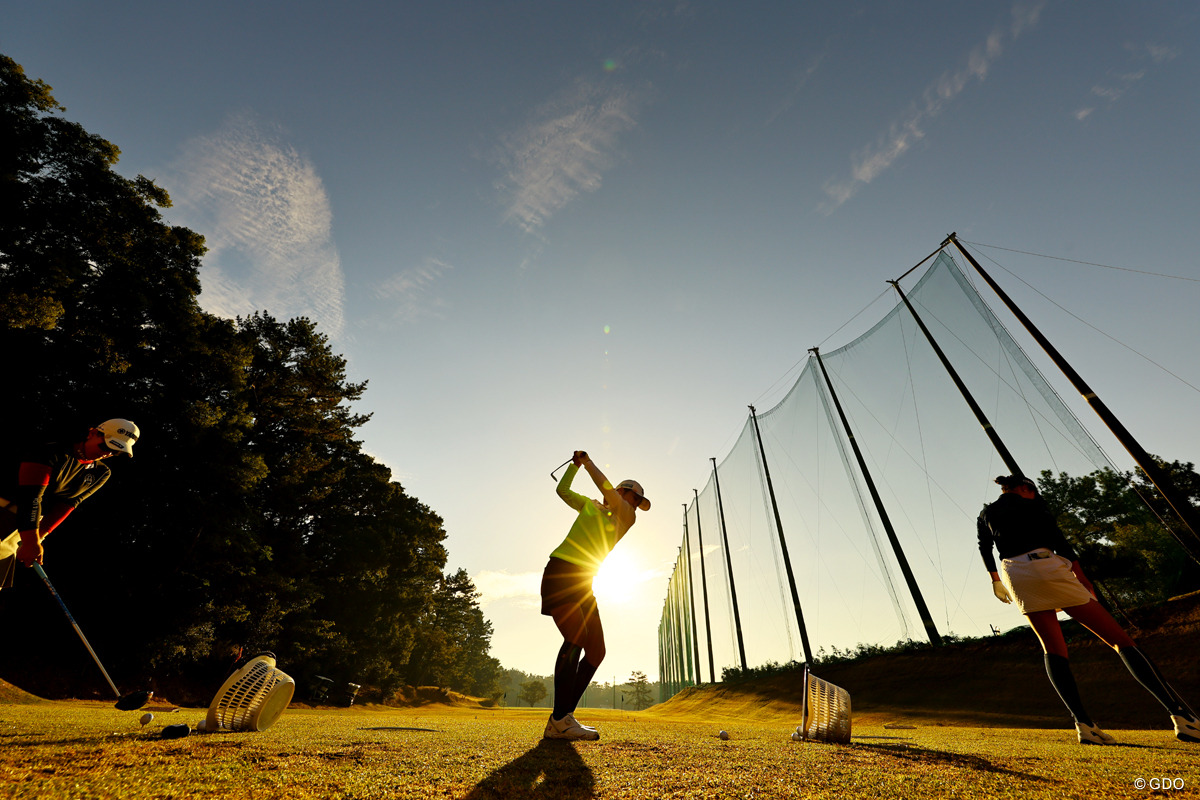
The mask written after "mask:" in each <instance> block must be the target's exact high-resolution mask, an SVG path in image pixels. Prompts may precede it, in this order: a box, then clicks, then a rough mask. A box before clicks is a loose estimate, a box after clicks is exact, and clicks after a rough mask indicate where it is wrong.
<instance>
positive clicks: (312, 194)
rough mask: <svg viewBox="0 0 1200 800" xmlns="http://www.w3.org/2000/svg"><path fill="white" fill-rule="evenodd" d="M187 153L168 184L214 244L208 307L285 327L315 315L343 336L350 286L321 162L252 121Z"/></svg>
mask: <svg viewBox="0 0 1200 800" xmlns="http://www.w3.org/2000/svg"><path fill="white" fill-rule="evenodd" d="M183 150H184V152H183V155H182V156H181V158H180V159H179V160H178V161H177V162H176V164H174V165H173V168H172V175H171V176H170V177H169V178H167V179H165V180H164V185H166V186H167V187H168V188H169V190H170V192H171V195H172V197H173V199H174V200H175V204H176V208H177V209H178V210H179V211H180V213H181V214H182V216H183V217H184V218H185V219H184V220H182V222H183V223H184V224H186V225H188V226H189V227H191V228H193V229H195V230H196V231H197V232H199V233H202V234H204V236H205V239H206V240H207V242H208V247H209V252H208V255H207V256H205V259H204V269H203V270H202V271H201V279H202V281H203V287H204V289H203V292H202V294H201V296H200V302H201V304H202V305H203V307H204V308H205V309H206V310H208V311H210V312H212V313H214V314H220V315H223V316H236V315H239V314H240V315H246V314H249V313H252V312H254V311H256V310H262V309H265V310H267V311H268V312H270V313H271V314H272V315H274V316H276V317H278V318H280V319H288V318H291V317H297V316H307V317H309V318H310V319H312V320H313V321H314V322H316V323H317V324H318V325H319V326H320V327H321V329H322V331H323V332H324V333H326V334H328V335H330V336H332V337H337V336H340V335H341V334H342V332H343V330H344V328H345V318H344V316H343V311H342V307H343V302H344V297H345V279H344V276H343V273H342V267H341V261H340V258H339V256H338V252H337V248H336V247H335V246H334V243H333V214H332V211H331V209H330V205H329V198H328V196H327V194H326V192H325V187H324V184H323V183H322V181H321V178H320V176H319V175H318V174H317V170H316V167H314V166H313V164H312V162H311V161H309V160H308V159H307V158H305V157H304V156H302V155H301V154H300V153H298V152H297V151H296V149H295V148H294V147H293V146H292V145H290V144H289V143H288V142H287V141H286V140H285V139H284V137H283V134H282V133H281V132H280V131H279V130H277V129H275V128H273V127H272V126H268V125H265V124H263V123H260V122H259V121H258V120H256V119H255V118H254V117H252V116H250V115H248V114H243V115H240V116H236V117H233V118H231V119H230V120H229V121H227V122H226V123H225V124H224V125H223V126H222V127H221V128H220V129H219V130H217V131H216V132H215V133H213V134H210V135H208V136H201V137H198V138H196V139H193V140H191V141H189V142H187V143H186V144H185V145H184V148H183Z"/></svg>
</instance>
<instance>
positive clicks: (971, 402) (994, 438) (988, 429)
mask: <svg viewBox="0 0 1200 800" xmlns="http://www.w3.org/2000/svg"><path fill="white" fill-rule="evenodd" d="M888 283H890V284H891V285H892V288H893V289H895V290H896V294H898V295H900V299H901V300H902V301H903V302H904V307H905V308H907V309H908V310H909V312H910V313H911V314H912V316H913V319H914V320H916V321H917V327H918V328H920V329H921V333H923V334H925V338H926V340H928V342H929V346H930V347H932V348H933V352H934V353H935V354H936V355H937V357H938V360H939V361H941V362H942V366H943V367H945V368H946V372H947V373H949V375H950V380H952V381H954V385H955V386H956V387H958V391H959V392H960V393H961V394H962V396H963V399H964V400H966V401H967V405H968V406H969V407H970V408H971V413H972V414H974V415H975V419H976V420H978V422H979V424H980V425H981V426H983V432H984V433H986V434H987V436H988V439H990V440H991V442H992V446H993V447H994V448H996V452H997V453H999V454H1000V458H1001V460H1002V461H1004V465H1005V466H1006V467H1008V471H1009V473H1010V474H1012V475H1019V476H1021V477H1024V476H1025V473H1024V472H1022V471H1021V468H1020V467H1019V466H1017V460H1016V459H1015V458H1013V455H1012V453H1010V452H1009V451H1008V448H1007V447H1005V446H1004V441H1003V440H1002V439H1001V438H1000V434H999V433H997V432H996V429H995V428H994V427H993V426H992V423H991V422H990V421H989V420H988V418H987V415H985V414H984V413H983V409H982V408H980V407H979V403H976V402H975V398H974V396H973V395H972V394H971V392H970V390H968V389H967V385H966V384H965V383H963V381H962V378H960V377H959V376H958V372H957V371H956V370H955V369H954V367H953V366H952V365H951V364H950V359H948V358H947V357H946V354H945V352H943V351H942V348H941V346H940V345H939V344H938V343H937V340H936V339H934V338H933V334H932V333H930V332H929V328H927V327H925V322H924V320H922V319H921V316H920V314H918V313H917V310H916V309H915V308H913V306H912V303H910V302H908V298H907V297H905V296H904V292H903V291H901V289H900V281H899V279H897V280H894V281H888Z"/></svg>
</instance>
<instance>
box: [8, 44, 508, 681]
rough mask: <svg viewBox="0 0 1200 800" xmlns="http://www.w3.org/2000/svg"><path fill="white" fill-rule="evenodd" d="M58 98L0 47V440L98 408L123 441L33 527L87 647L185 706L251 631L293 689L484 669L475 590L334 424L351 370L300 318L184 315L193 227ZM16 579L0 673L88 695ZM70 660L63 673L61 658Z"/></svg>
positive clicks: (483, 632)
mask: <svg viewBox="0 0 1200 800" xmlns="http://www.w3.org/2000/svg"><path fill="white" fill-rule="evenodd" d="M64 110H65V109H63V108H61V106H59V104H58V103H57V102H56V101H55V100H54V98H53V96H52V94H51V89H50V87H49V86H46V85H45V84H44V83H43V82H41V81H39V80H31V79H29V78H27V77H26V76H25V74H24V72H23V70H22V69H21V67H20V66H19V65H17V64H16V63H15V62H14V61H12V59H10V58H8V57H5V56H3V55H0V129H2V130H4V132H5V136H6V145H5V147H3V148H0V351H2V352H4V353H5V355H6V359H7V364H6V367H7V370H6V374H7V375H8V376H9V378H10V381H9V384H8V388H7V391H5V392H4V393H3V399H2V400H0V403H3V406H2V410H3V412H4V418H5V419H6V420H8V421H9V427H10V430H9V436H8V438H7V439H6V444H7V445H9V446H12V444H13V442H14V440H15V438H16V437H17V436H18V435H24V436H27V437H28V438H29V439H31V440H34V439H36V440H41V441H45V440H53V439H62V438H67V437H73V436H77V435H79V433H80V432H81V431H82V430H85V429H86V427H87V426H89V425H94V424H96V423H97V422H99V421H101V420H103V419H106V418H110V417H127V418H131V419H133V420H135V421H136V422H137V423H138V424H139V425H140V426H141V428H142V432H143V437H142V442H141V443H140V445H139V447H138V450H137V457H136V458H135V459H133V460H132V461H124V460H122V463H117V464H112V466H113V472H114V476H113V479H112V480H110V481H109V484H108V485H107V486H106V487H105V488H104V490H103V491H101V492H99V493H98V494H97V495H96V496H95V497H94V498H92V499H90V500H89V501H88V502H87V503H84V504H83V505H82V506H81V507H80V508H79V510H78V511H76V512H75V514H73V515H72V517H71V519H70V520H68V522H67V523H66V524H64V525H63V526H62V528H61V529H59V530H58V531H56V532H55V533H54V534H53V535H52V536H51V537H50V538H49V539H48V540H47V556H46V558H47V561H46V568H47V571H48V572H49V574H50V575H51V576H52V577H53V579H54V580H55V583H56V585H58V587H59V588H60V591H61V592H62V594H63V596H64V598H65V600H66V602H67V603H68V605H69V606H70V607H71V608H72V610H73V612H74V613H75V615H76V617H77V618H78V619H79V622H80V625H81V626H82V627H83V628H84V630H86V631H87V632H88V635H89V638H91V639H92V640H93V641H94V642H96V643H97V644H98V645H99V646H98V648H97V649H98V650H99V651H100V654H101V656H102V659H103V660H104V662H105V664H106V666H107V667H108V668H109V669H110V671H111V672H112V673H113V674H114V675H121V676H124V677H125V678H126V681H125V682H126V683H127V684H130V685H131V684H132V681H133V680H134V679H135V678H136V679H138V680H150V679H151V678H153V683H154V686H155V687H156V688H158V689H159V690H160V691H162V690H163V689H166V690H167V691H168V692H172V693H173V694H172V695H171V696H172V697H175V698H178V699H181V700H182V699H187V698H192V699H200V700H203V701H205V702H207V700H208V697H209V696H211V694H212V692H214V691H215V690H216V688H217V687H218V686H219V684H220V681H221V680H223V678H224V677H225V675H226V674H227V673H228V669H229V667H230V664H231V662H232V660H233V659H234V657H235V656H236V654H237V653H238V652H239V651H245V652H246V653H247V654H250V653H251V652H252V651H258V650H271V651H274V652H275V653H276V654H277V656H278V657H279V662H280V665H281V667H283V668H284V669H285V671H287V672H289V673H290V674H292V675H293V676H294V677H296V678H297V680H298V682H300V684H301V692H302V693H303V691H304V687H305V683H306V680H307V679H308V678H310V677H311V676H313V675H315V674H317V673H320V674H323V675H327V676H330V677H333V678H335V679H337V680H344V681H354V682H358V683H363V684H369V685H372V686H375V687H377V688H378V689H379V690H381V691H383V692H390V691H392V690H393V689H394V688H395V687H397V686H398V685H400V684H402V683H419V682H433V683H438V684H439V685H443V686H447V687H450V688H454V689H458V690H461V691H468V692H476V693H479V690H480V689H483V688H487V687H494V684H495V682H496V676H497V674H498V671H499V665H498V663H496V662H495V659H492V658H490V656H488V655H487V652H488V648H489V645H490V637H491V625H490V623H488V622H487V621H486V620H485V619H484V618H483V616H482V613H481V612H480V610H479V608H478V593H477V592H476V591H475V589H474V586H472V585H471V582H470V580H469V578H468V577H467V576H466V574H465V573H463V572H461V571H460V572H459V573H457V574H455V575H451V576H445V575H443V574H442V571H443V568H444V567H445V564H446V551H445V548H444V546H443V541H444V539H445V535H446V534H445V531H444V529H443V527H442V520H441V519H440V518H439V517H438V516H437V515H436V514H435V513H434V512H433V511H432V510H431V509H429V508H428V507H427V506H425V505H424V504H422V503H420V502H419V501H418V500H416V499H415V498H413V497H411V496H410V495H408V494H407V493H406V492H405V491H404V488H403V487H402V486H401V485H400V484H399V483H396V482H395V481H393V480H392V479H391V474H390V471H389V470H388V469H387V468H386V467H385V466H383V465H381V464H379V463H377V462H376V461H374V459H372V458H371V457H370V456H369V455H367V454H366V453H364V452H363V450H362V446H361V442H359V441H358V440H357V439H356V438H355V436H356V431H357V430H358V429H359V428H360V427H361V426H362V425H363V424H364V423H365V422H366V421H367V419H368V417H367V416H366V415H363V414H359V413H357V412H355V411H354V403H355V402H357V401H359V400H360V399H361V398H362V396H363V393H364V392H365V390H366V383H365V382H364V383H355V382H352V381H350V380H348V378H347V370H346V361H345V359H344V358H343V357H341V356H339V355H337V354H336V353H334V352H333V351H332V349H331V347H330V345H329V342H328V340H327V338H326V337H325V336H324V335H323V334H322V333H320V332H319V331H318V330H317V328H316V326H315V325H314V324H313V323H312V322H311V321H310V320H308V319H305V318H298V319H292V320H287V321H280V320H277V319H275V318H273V317H272V316H271V315H270V314H269V313H267V312H260V313H257V314H254V315H252V316H250V317H249V318H245V319H238V320H227V319H221V318H218V317H215V316H213V315H211V314H208V313H205V312H204V311H203V310H202V309H201V308H200V306H199V303H198V300H197V298H198V295H199V293H200V288H201V282H200V275H201V269H202V257H203V255H204V253H205V246H204V240H203V238H202V237H201V236H200V235H199V234H197V233H195V232H193V231H191V230H188V229H187V228H183V227H178V226H172V225H170V224H168V223H167V222H166V221H165V220H164V219H163V217H162V213H161V209H163V208H168V207H169V206H170V198H169V197H168V196H167V193H166V192H165V191H163V190H162V189H161V188H160V187H158V186H157V185H155V184H154V183H153V181H151V180H149V179H147V178H145V177H142V176H138V177H136V178H132V179H130V178H125V177H123V176H121V175H120V174H118V173H117V172H116V171H115V169H114V167H115V165H116V163H117V160H118V157H119V155H120V153H119V150H118V149H117V147H116V146H114V145H113V144H112V143H110V142H107V141H105V140H104V139H102V138H100V137H99V136H96V135H94V134H90V133H88V132H87V131H85V130H84V129H83V128H82V127H81V126H80V125H78V124H76V123H73V122H69V121H67V120H65V119H63V118H62V117H61V116H60V112H62V111H64ZM110 463H111V462H110ZM30 574H31V573H30ZM18 577H19V578H20V580H19V582H18V585H17V586H16V587H14V589H12V590H8V591H5V592H3V593H2V596H0V613H5V614H6V620H8V621H9V628H8V630H7V631H6V633H7V635H8V637H9V640H10V641H17V642H20V641H30V642H34V641H36V642H37V643H38V646H37V647H5V648H0V669H2V670H3V674H4V675H5V676H6V677H10V678H13V679H14V680H16V681H18V682H19V683H20V684H21V685H23V686H26V687H27V688H29V689H31V690H33V691H40V692H42V693H45V694H56V693H65V692H70V693H78V692H80V687H81V685H83V686H97V688H98V689H100V690H103V689H104V686H103V684H102V683H100V682H99V681H97V680H95V678H96V677H97V676H95V675H94V674H92V670H94V666H92V665H90V663H89V662H88V661H86V654H83V653H82V651H81V650H80V648H79V643H78V641H77V640H76V639H75V638H74V637H73V636H70V633H69V630H64V626H65V621H64V620H62V619H61V612H60V611H59V610H58V609H57V606H55V605H54V604H53V602H52V601H50V600H49V598H48V597H46V596H45V590H44V588H41V587H40V585H36V586H35V585H34V583H35V582H33V581H31V580H27V578H28V575H26V574H20V575H19V576H18ZM17 608H19V609H20V613H19V614H17V613H13V612H14V609H17ZM81 655H83V662H82V665H81V666H80V672H81V673H82V674H78V675H77V674H74V673H73V672H72V670H64V669H62V667H61V665H63V664H72V665H76V664H80V662H81V659H80V656H81ZM68 673H70V674H68ZM56 676H58V677H57V678H56ZM59 679H61V683H60V682H58V681H59Z"/></svg>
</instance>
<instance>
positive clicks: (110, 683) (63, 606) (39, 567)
mask: <svg viewBox="0 0 1200 800" xmlns="http://www.w3.org/2000/svg"><path fill="white" fill-rule="evenodd" d="M33 570H34V572H36V573H37V574H38V577H39V578H41V579H42V582H43V583H45V584H46V588H47V589H49V590H50V594H52V595H54V599H55V600H57V601H58V607H59V608H61V609H62V610H63V613H64V614H66V615H67V620H68V621H70V623H71V627H72V628H74V629H75V632H76V633H77V634H79V641H81V642H83V646H84V647H86V648H87V651H88V652H89V653H91V655H92V660H93V661H95V662H96V666H97V667H99V668H100V672H101V674H103V675H104V680H106V681H108V686H109V688H111V689H112V690H113V694H115V695H116V696H117V699H118V700H120V699H121V692H120V691H118V690H117V685H116V684H115V683H113V680H112V678H110V677H108V671H107V670H105V669H104V665H103V664H101V663H100V659H99V657H97V656H96V651H95V650H93V649H92V646H91V645H90V644H88V640H87V637H86V636H84V635H83V631H81V630H80V629H79V625H78V624H77V623H76V622H75V618H74V617H72V616H71V612H70V611H69V610H68V609H67V604H66V603H64V602H63V601H62V598H61V597H59V596H58V592H57V591H55V589H54V584H52V583H50V579H49V578H47V577H46V571H45V570H44V569H42V565H41V564H34V565H33Z"/></svg>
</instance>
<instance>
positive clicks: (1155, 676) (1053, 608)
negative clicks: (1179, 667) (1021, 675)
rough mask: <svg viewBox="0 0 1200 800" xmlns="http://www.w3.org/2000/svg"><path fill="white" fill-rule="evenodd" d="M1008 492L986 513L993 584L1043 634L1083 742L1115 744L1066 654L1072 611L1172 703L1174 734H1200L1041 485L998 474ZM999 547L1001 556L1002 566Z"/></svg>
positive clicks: (983, 537)
mask: <svg viewBox="0 0 1200 800" xmlns="http://www.w3.org/2000/svg"><path fill="white" fill-rule="evenodd" d="M996 483H998V484H1000V487H1001V491H1002V494H1001V495H1000V498H999V499H998V500H996V502H994V503H990V504H989V505H987V506H985V507H984V509H983V511H982V512H981V513H980V515H979V523H978V534H979V553H980V555H982V556H983V563H984V564H986V565H987V568H988V573H989V574H990V575H991V578H992V591H993V592H994V593H995V594H996V597H997V598H998V599H999V600H1001V601H1002V602H1005V603H1016V605H1017V608H1019V609H1020V610H1021V613H1022V614H1024V615H1025V616H1026V618H1028V620H1029V624H1030V625H1031V626H1032V627H1033V630H1034V632H1035V633H1036V634H1037V635H1038V639H1040V640H1041V643H1042V650H1043V651H1045V654H1046V674H1047V675H1048V676H1049V677H1050V683H1051V684H1052V685H1053V686H1054V690H1055V691H1056V692H1058V696H1059V697H1061V698H1062V701H1063V703H1065V704H1066V706H1067V710H1069V711H1070V712H1071V716H1072V717H1073V718H1074V719H1075V729H1076V731H1077V732H1078V734H1079V743H1080V744H1112V743H1113V741H1114V740H1113V737H1111V736H1109V735H1108V734H1107V733H1105V732H1104V731H1102V730H1100V728H1099V727H1098V726H1097V725H1095V724H1094V723H1093V722H1092V718H1091V717H1090V716H1089V715H1088V713H1087V711H1086V710H1085V709H1084V707H1083V703H1082V702H1081V701H1080V699H1079V690H1078V689H1077V688H1076V685H1075V677H1074V675H1072V674H1071V665H1070V662H1068V660H1067V642H1066V639H1065V638H1064V637H1063V632H1062V627H1061V626H1060V625H1059V624H1058V612H1059V611H1065V612H1066V613H1067V614H1069V615H1070V616H1071V617H1072V618H1074V619H1076V620H1078V621H1079V622H1080V623H1081V624H1082V625H1083V626H1084V627H1086V628H1087V629H1088V630H1090V631H1091V632H1092V633H1094V634H1096V636H1098V637H1100V639H1101V640H1102V641H1103V642H1104V643H1105V644H1107V645H1108V646H1109V647H1111V648H1113V649H1114V650H1116V651H1117V655H1119V656H1120V657H1121V661H1122V662H1124V664H1125V666H1126V667H1127V668H1128V669H1129V672H1130V673H1131V674H1132V675H1133V677H1134V678H1136V679H1137V681H1138V683H1140V684H1142V686H1144V687H1146V689H1147V690H1148V691H1149V692H1150V694H1152V695H1154V697H1155V699H1156V700H1158V702H1159V703H1161V704H1162V705H1163V707H1164V708H1166V709H1167V712H1168V713H1169V714H1170V715H1171V722H1172V723H1173V724H1174V726H1175V736H1176V737H1177V738H1179V739H1180V740H1181V741H1184V742H1200V720H1198V719H1197V717H1196V714H1195V712H1193V711H1192V710H1191V708H1189V707H1188V705H1187V703H1185V702H1184V701H1183V700H1182V699H1181V698H1180V697H1179V695H1178V694H1176V693H1175V690H1174V689H1172V688H1171V687H1170V686H1169V685H1168V684H1167V682H1166V681H1164V680H1163V678H1162V676H1161V675H1159V673H1158V670H1157V669H1156V668H1155V666H1154V664H1153V663H1151V661H1150V659H1149V658H1147V657H1146V655H1145V654H1144V653H1143V652H1142V651H1141V650H1140V649H1139V648H1138V647H1137V645H1136V644H1135V643H1134V641H1133V639H1131V638H1130V637H1129V634H1127V633H1126V632H1125V631H1124V629H1122V628H1121V626H1120V625H1119V624H1118V623H1117V621H1116V620H1115V619H1113V618H1112V615H1111V614H1109V613H1108V611H1106V610H1105V609H1104V607H1103V606H1101V605H1100V604H1099V603H1098V602H1096V591H1095V589H1094V588H1093V587H1092V583H1091V581H1089V580H1088V579H1087V576H1086V575H1084V574H1083V568H1082V567H1080V566H1079V557H1078V556H1077V555H1076V554H1075V550H1074V549H1073V548H1072V547H1071V545H1070V544H1068V543H1067V540H1066V538H1065V537H1064V536H1063V533H1062V530H1061V529H1060V528H1059V527H1058V523H1057V521H1055V519H1054V515H1053V514H1052V513H1051V512H1050V509H1049V508H1048V507H1047V506H1046V504H1045V503H1044V502H1043V501H1042V500H1041V499H1039V498H1038V496H1037V485H1036V484H1035V483H1034V482H1033V481H1032V480H1030V479H1029V478H1026V477H1023V476H1021V475H1008V476H1001V477H999V478H996ZM993 548H994V549H995V550H996V551H997V552H999V554H1000V558H1001V564H1000V569H999V570H997V568H996V559H995V557H994V556H993V554H992V550H993Z"/></svg>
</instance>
